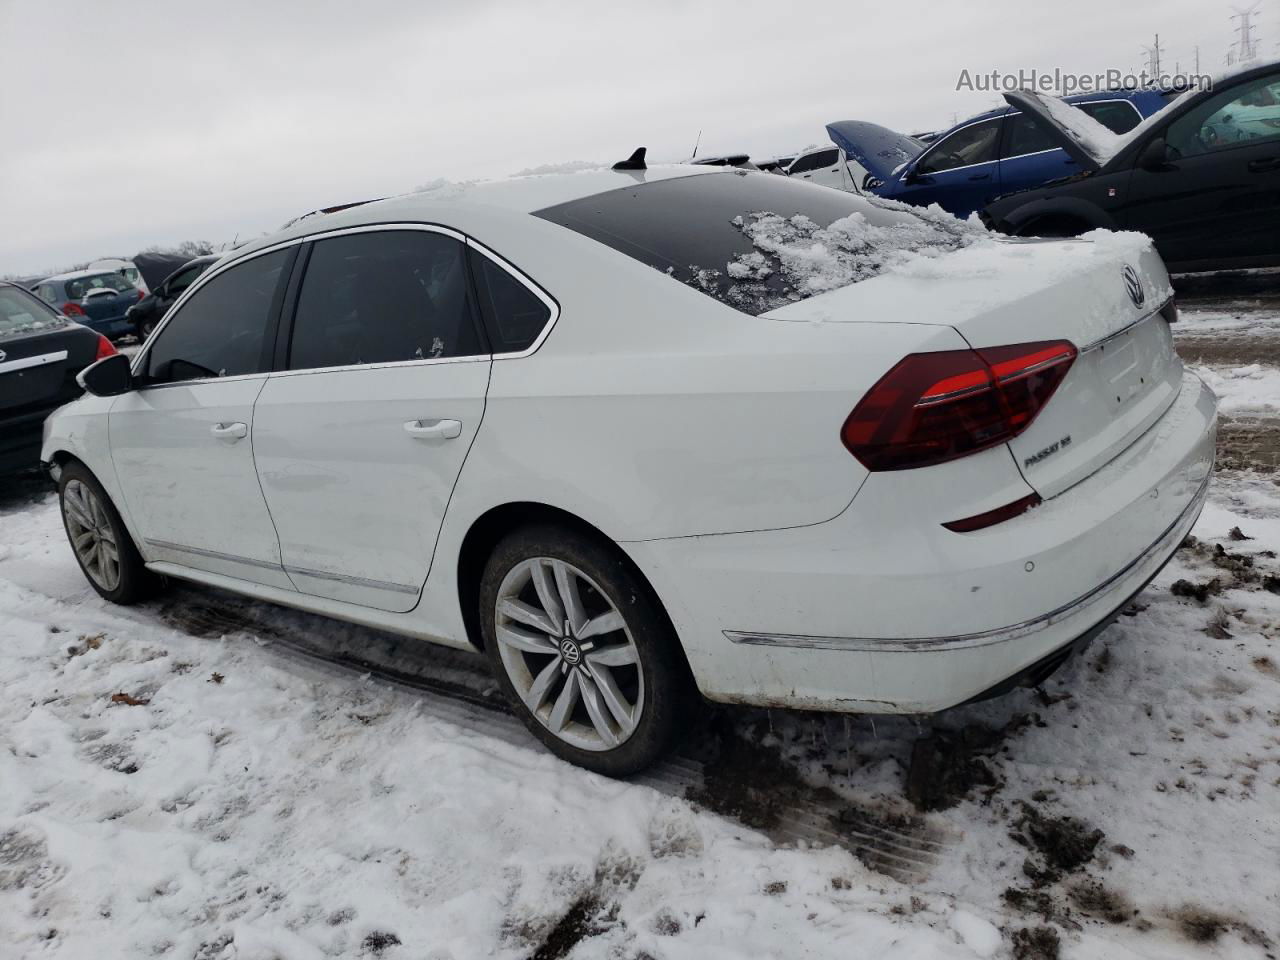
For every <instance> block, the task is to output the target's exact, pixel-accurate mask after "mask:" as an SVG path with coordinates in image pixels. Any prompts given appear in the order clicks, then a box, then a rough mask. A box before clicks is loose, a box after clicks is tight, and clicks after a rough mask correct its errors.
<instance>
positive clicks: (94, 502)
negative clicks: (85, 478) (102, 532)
mask: <svg viewBox="0 0 1280 960" xmlns="http://www.w3.org/2000/svg"><path fill="white" fill-rule="evenodd" d="M85 499H86V500H88V501H89V512H90V513H91V515H92V516H93V521H94V523H96V524H97V525H98V526H100V527H105V526H106V525H107V516H106V513H105V512H104V511H103V509H102V504H100V503H99V502H98V498H97V497H95V496H93V495H92V494H90V493H87V492H86V493H85Z"/></svg>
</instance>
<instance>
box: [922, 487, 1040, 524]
mask: <svg viewBox="0 0 1280 960" xmlns="http://www.w3.org/2000/svg"><path fill="white" fill-rule="evenodd" d="M1038 506H1040V494H1038V493H1032V494H1028V495H1027V496H1025V497H1023V498H1022V499H1020V500H1015V501H1013V503H1006V504H1005V505H1004V506H1003V507H996V508H995V509H994V510H988V511H987V512H986V513H979V514H978V515H977V516H973V517H965V518H964V519H963V520H952V521H951V522H950V523H944V524H943V526H944V527H946V528H947V529H948V530H954V531H955V532H956V533H970V532H972V531H974V530H982V529H983V528H985V527H994V526H995V525H996V524H997V523H1004V522H1005V521H1006V520H1012V519H1013V518H1014V517H1020V516H1022V514H1024V513H1026V512H1027V511H1028V510H1030V509H1031V508H1032V507H1038Z"/></svg>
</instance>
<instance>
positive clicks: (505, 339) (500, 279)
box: [471, 252, 551, 353]
mask: <svg viewBox="0 0 1280 960" xmlns="http://www.w3.org/2000/svg"><path fill="white" fill-rule="evenodd" d="M471 270H472V273H473V274H474V276H475V282H476V293H477V294H478V295H479V297H480V313H481V315H482V316H483V317H484V321H485V326H486V328H487V329H488V331H489V339H490V341H491V342H492V343H493V349H494V352H495V353H515V352H518V351H520V350H525V349H527V348H529V347H530V346H532V345H533V342H534V341H535V340H537V339H538V334H540V333H542V328H543V327H545V326H546V325H547V321H548V320H550V319H551V309H550V308H549V307H548V306H547V305H546V304H545V303H543V301H542V299H541V298H540V297H538V296H537V294H535V293H534V292H533V291H532V290H530V289H529V288H528V287H526V286H525V285H524V284H523V283H521V282H520V281H519V280H517V279H516V278H515V277H513V276H512V275H511V274H510V273H508V272H507V271H506V270H504V269H503V268H502V267H500V266H498V264H496V263H494V262H493V261H492V260H490V259H489V258H488V257H486V256H485V255H484V254H482V253H475V252H473V253H472V255H471Z"/></svg>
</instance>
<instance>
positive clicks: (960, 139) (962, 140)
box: [916, 118, 1000, 173]
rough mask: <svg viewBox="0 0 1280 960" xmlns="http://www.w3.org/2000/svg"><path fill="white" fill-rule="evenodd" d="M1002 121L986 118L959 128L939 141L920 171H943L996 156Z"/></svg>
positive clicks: (921, 165) (923, 162)
mask: <svg viewBox="0 0 1280 960" xmlns="http://www.w3.org/2000/svg"><path fill="white" fill-rule="evenodd" d="M999 136H1000V120H999V119H998V118H997V119H995V120H984V121H983V122H982V123H975V124H973V125H972V126H969V127H965V128H964V129H963V130H957V131H956V132H955V133H953V134H952V135H951V136H949V137H947V138H946V139H945V140H942V141H940V142H939V143H938V145H937V146H936V147H934V148H933V149H932V150H930V151H929V153H928V154H926V155H925V157H924V159H923V160H921V161H920V163H919V165H918V166H917V167H916V172H917V173H944V172H946V171H947V170H954V169H956V168H957V167H971V166H973V165H974V164H976V163H986V162H987V161H989V160H994V159H995V158H996V141H997V139H999Z"/></svg>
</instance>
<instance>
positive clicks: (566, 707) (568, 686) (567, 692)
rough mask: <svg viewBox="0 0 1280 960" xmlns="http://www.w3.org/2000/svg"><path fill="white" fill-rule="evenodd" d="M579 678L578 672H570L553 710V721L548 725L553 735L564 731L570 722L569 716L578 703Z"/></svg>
mask: <svg viewBox="0 0 1280 960" xmlns="http://www.w3.org/2000/svg"><path fill="white" fill-rule="evenodd" d="M579 676H580V674H579V673H578V671H577V670H570V671H569V676H568V677H567V678H566V679H565V682H564V689H562V690H561V691H560V696H559V697H557V698H556V705H555V706H554V707H553V708H552V710H551V719H550V721H548V723H547V726H549V727H550V728H551V731H552V732H553V733H559V732H560V731H561V730H563V729H564V725H565V724H566V723H568V722H569V715H570V714H571V713H573V708H574V706H575V705H576V704H577V702H578V677H579Z"/></svg>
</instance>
